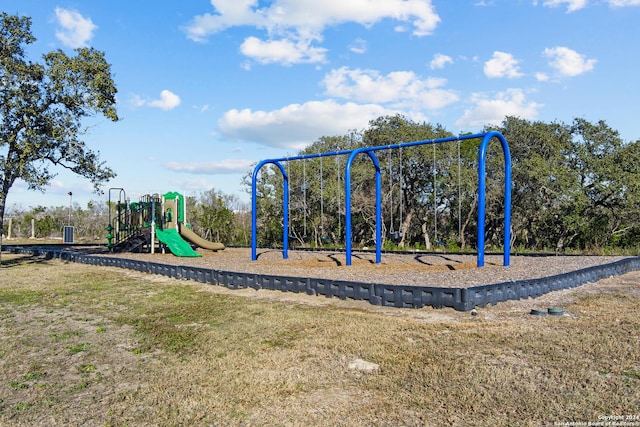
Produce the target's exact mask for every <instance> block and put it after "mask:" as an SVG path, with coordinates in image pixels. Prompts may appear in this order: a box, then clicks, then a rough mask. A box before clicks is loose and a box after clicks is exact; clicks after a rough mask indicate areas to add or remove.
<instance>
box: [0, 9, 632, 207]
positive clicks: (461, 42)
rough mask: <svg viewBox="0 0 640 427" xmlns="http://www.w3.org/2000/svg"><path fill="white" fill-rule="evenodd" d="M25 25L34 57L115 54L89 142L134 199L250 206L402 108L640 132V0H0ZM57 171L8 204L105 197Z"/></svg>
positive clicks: (443, 120) (450, 117)
mask: <svg viewBox="0 0 640 427" xmlns="http://www.w3.org/2000/svg"><path fill="white" fill-rule="evenodd" d="M2 10H3V11H6V12H8V13H10V14H20V15H26V16H30V17H31V18H32V32H33V34H34V35H35V36H36V37H37V39H38V41H37V42H36V43H35V44H34V45H32V46H31V48H30V49H29V56H30V59H31V60H33V61H40V55H41V54H42V53H44V52H47V51H51V50H54V49H63V50H65V51H67V52H69V53H71V52H72V50H73V49H74V48H77V47H82V46H92V47H95V48H96V49H98V50H101V51H104V52H106V58H107V61H108V62H109V63H110V64H112V71H113V73H114V75H115V82H116V85H117V87H118V114H119V116H120V117H121V119H122V120H121V121H120V122H118V123H112V122H110V121H108V120H106V119H103V118H100V117H96V118H95V119H92V120H91V121H88V122H87V123H86V124H87V125H88V126H89V129H90V130H89V133H88V134H87V135H86V136H85V138H84V139H85V141H86V142H87V144H88V145H89V147H90V148H92V149H94V150H97V151H99V152H100V153H101V159H102V160H103V161H105V162H106V163H107V164H108V165H109V166H111V167H112V168H113V169H114V170H115V171H116V172H117V174H118V176H117V178H115V179H114V180H112V181H111V182H110V183H108V184H107V185H106V186H105V190H107V189H108V188H110V187H122V188H124V189H125V190H126V192H127V195H128V196H129V197H130V198H131V199H132V200H137V199H138V198H139V197H140V196H141V195H143V194H148V193H155V192H159V193H164V192H167V191H180V192H182V193H184V194H187V195H198V194H199V193H201V192H202V191H206V190H209V189H211V188H216V189H218V190H221V191H223V192H225V193H229V194H237V195H238V196H239V197H240V198H241V199H242V200H248V199H249V195H248V194H246V193H245V192H244V187H243V186H242V183H241V181H242V176H243V175H244V174H246V173H247V172H248V171H250V170H251V164H252V163H255V162H257V161H259V160H262V159H266V158H271V157H281V156H286V155H290V154H294V153H296V152H297V151H298V150H299V149H301V148H303V147H304V146H305V145H307V144H310V143H312V142H313V141H315V140H317V139H318V138H319V137H321V136H332V135H344V134H347V133H348V132H349V131H350V130H354V129H355V130H362V129H365V128H366V127H367V124H368V122H369V120H371V119H374V118H377V117H379V116H382V115H387V114H389V115H391V114H396V113H401V114H404V115H406V116H407V117H409V118H410V119H412V120H415V121H427V122H432V123H440V124H442V125H443V126H444V127H445V128H447V129H449V130H450V131H452V132H455V133H458V132H467V131H478V130H480V129H482V127H483V126H484V125H487V124H499V123H500V122H501V121H502V120H503V118H504V117H505V116H506V115H514V116H519V117H523V118H526V119H530V120H542V121H546V122H550V121H553V120H560V121H564V122H570V121H571V120H572V119H573V118H574V117H582V118H585V119H587V120H589V121H597V120H605V121H606V122H607V123H608V124H609V125H610V126H611V127H613V128H614V129H617V130H618V131H620V133H621V136H622V138H623V139H624V140H626V141H631V140H633V141H635V140H637V139H638V138H640V126H639V125H638V118H637V116H638V107H637V104H638V100H639V99H640V84H638V80H639V79H638V77H637V76H638V70H640V47H638V46H639V43H638V41H639V40H640V29H639V28H640V26H639V25H638V22H640V0H537V1H534V0H469V1H467V0H455V1H453V0H323V1H318V0H271V1H267V0H211V1H207V0H189V1H184V2H176V1H166V0H164V1H163V0H158V1H155V2H151V1H145V2H142V1H130V0H111V1H109V2H104V1H81V0H70V1H67V0H60V1H58V2H52V1H50V0H2ZM91 190H92V188H91V185H90V184H89V183H88V182H86V181H84V180H82V179H79V178H77V177H74V176H73V175H71V174H68V173H65V171H62V170H61V171H60V173H59V175H58V176H57V177H56V179H55V180H54V181H53V182H52V183H51V186H50V187H49V188H48V189H47V191H46V192H45V193H44V194H43V193H40V192H33V191H27V189H26V186H25V185H24V183H22V182H18V183H16V185H14V187H13V188H12V189H11V191H10V193H9V197H8V200H7V206H8V208H9V210H11V209H12V207H13V208H16V207H21V208H28V207H30V206H38V205H43V206H66V205H68V204H69V196H68V195H67V193H68V192H69V191H72V192H73V202H74V204H75V203H78V204H80V205H81V206H83V207H84V206H86V203H87V202H88V201H89V200H102V199H106V192H105V196H98V195H96V194H95V193H92V191H91Z"/></svg>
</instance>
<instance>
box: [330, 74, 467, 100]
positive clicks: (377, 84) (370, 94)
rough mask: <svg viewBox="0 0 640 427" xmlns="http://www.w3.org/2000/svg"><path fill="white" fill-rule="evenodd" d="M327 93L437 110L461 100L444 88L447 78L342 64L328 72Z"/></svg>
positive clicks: (348, 97)
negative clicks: (381, 70) (389, 71)
mask: <svg viewBox="0 0 640 427" xmlns="http://www.w3.org/2000/svg"><path fill="white" fill-rule="evenodd" d="M322 83H323V84H324V85H325V87H326V93H327V95H329V96H332V97H340V98H344V99H349V100H355V101H360V102H372V103H381V104H387V103H388V104H390V106H391V107H393V108H401V109H406V108H410V109H422V108H427V109H430V110H435V109H439V108H442V107H444V106H446V105H449V104H451V103H453V102H456V101H457V100H458V95H457V94H456V93H455V92H453V91H451V90H445V89H443V88H442V87H443V86H444V85H445V84H446V83H447V80H446V79H442V78H433V77H429V78H426V79H421V78H420V77H419V76H417V75H416V74H415V73H413V72H412V71H394V72H391V73H389V74H387V75H386V76H383V75H380V73H378V72H377V71H375V70H361V69H350V68H348V67H342V68H339V69H336V70H332V71H330V72H329V73H327V74H326V75H325V78H324V80H323V82H322Z"/></svg>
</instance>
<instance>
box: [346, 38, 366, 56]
mask: <svg viewBox="0 0 640 427" xmlns="http://www.w3.org/2000/svg"><path fill="white" fill-rule="evenodd" d="M349 50H350V51H351V52H353V53H358V54H363V53H366V52H367V42H366V41H365V40H363V39H355V40H354V41H353V43H351V44H350V45H349Z"/></svg>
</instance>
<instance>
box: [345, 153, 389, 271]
mask: <svg viewBox="0 0 640 427" xmlns="http://www.w3.org/2000/svg"><path fill="white" fill-rule="evenodd" d="M381 149H382V148H381ZM374 151H375V150H374V149H372V148H367V147H363V148H358V149H357V150H354V151H353V152H352V153H351V155H349V158H348V159H347V163H346V165H345V178H344V197H345V198H344V207H345V211H344V216H345V233H344V236H345V237H344V238H345V246H344V249H345V255H346V260H345V264H346V265H351V249H352V246H351V165H352V164H353V160H354V159H355V158H356V156H357V155H358V154H360V153H367V155H368V156H369V158H370V159H371V161H372V162H373V165H374V167H375V168H376V263H377V264H380V262H381V261H382V175H381V171H380V162H378V158H377V157H376V155H375V154H374V153H373V152H374Z"/></svg>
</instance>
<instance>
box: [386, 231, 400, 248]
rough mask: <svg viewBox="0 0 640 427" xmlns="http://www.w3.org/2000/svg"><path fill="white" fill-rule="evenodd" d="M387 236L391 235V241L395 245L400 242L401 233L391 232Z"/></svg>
mask: <svg viewBox="0 0 640 427" xmlns="http://www.w3.org/2000/svg"><path fill="white" fill-rule="evenodd" d="M389 234H390V235H391V236H390V237H391V241H392V242H393V243H394V244H396V245H397V244H398V243H400V241H401V240H402V231H392V232H391V233H389Z"/></svg>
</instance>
